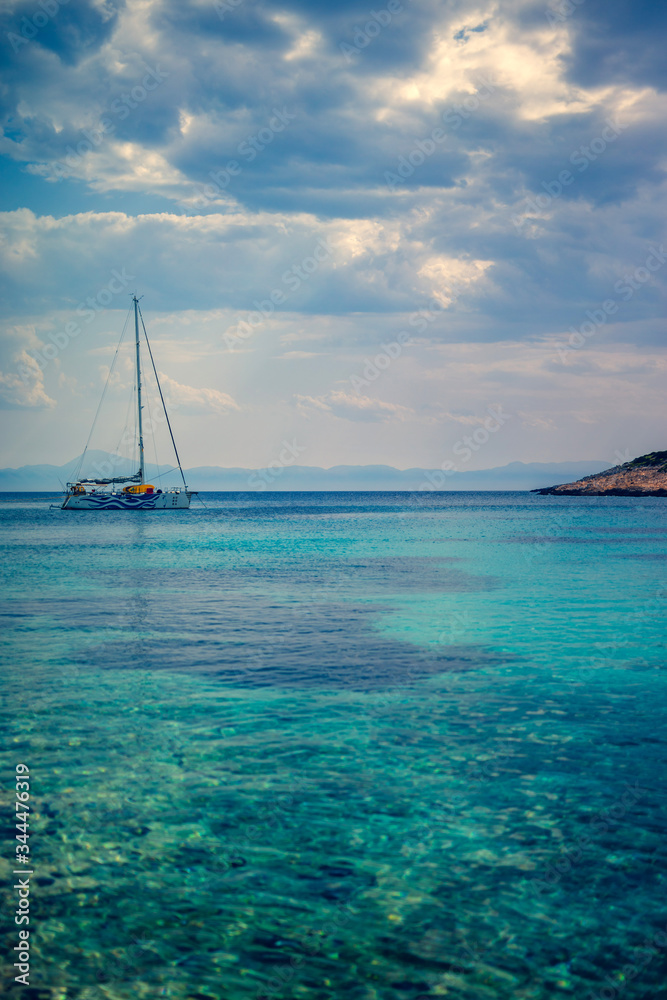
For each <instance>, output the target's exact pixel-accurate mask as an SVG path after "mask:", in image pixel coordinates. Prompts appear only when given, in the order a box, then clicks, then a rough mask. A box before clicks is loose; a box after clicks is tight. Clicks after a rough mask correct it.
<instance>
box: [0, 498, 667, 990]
mask: <svg viewBox="0 0 667 1000" xmlns="http://www.w3.org/2000/svg"><path fill="white" fill-rule="evenodd" d="M54 502H55V503H57V500H55V499H53V498H49V497H47V496H43V495H38V494H3V495H2V497H1V498H0V540H1V544H2V549H3V554H4V559H3V570H2V572H3V577H4V581H3V583H4V585H3V597H2V613H3V625H4V628H3V645H4V657H3V661H4V666H3V674H2V676H3V708H2V726H1V731H2V760H3V785H4V788H5V791H6V792H8V795H6V796H5V802H6V803H8V811H5V812H4V816H5V820H4V822H3V824H2V826H3V838H4V839H3V849H2V866H3V875H4V878H3V885H4V890H3V896H4V900H3V915H2V920H3V924H2V928H3V932H2V939H3V941H4V943H5V945H6V947H5V948H4V949H3V959H2V961H3V975H4V984H5V990H6V991H7V995H9V996H11V997H16V998H17V1000H130V998H132V1000H136V998H147V1000H149V998H150V1000H154V998H162V997H169V998H172V1000H222V998H224V1000H426V998H439V997H446V998H448V1000H515V998H519V1000H558V998H565V997H573V998H576V1000H591V998H594V1000H616V998H620V1000H638V998H650V1000H662V998H667V841H666V839H665V831H666V825H667V823H666V820H667V785H666V774H667V770H666V765H667V726H666V723H667V671H666V669H665V631H666V630H665V608H666V605H667V563H666V561H665V560H666V559H667V504H666V502H665V500H664V499H663V498H651V497H647V498H634V497H633V498H624V497H558V496H538V495H533V494H529V493H447V492H433V493H269V492H266V493H263V494H262V493H252V494H251V493H211V494H207V493H204V494H201V496H200V497H199V498H198V499H196V500H194V501H193V505H192V508H191V509H190V510H189V511H156V512H145V511H144V512H133V513H128V512H124V511H105V512H97V513H93V512H85V511H63V510H60V509H58V508H57V507H52V506H51V504H52V503H54ZM19 766H20V767H19ZM17 768H19V771H20V775H19V776H20V777H24V776H26V775H27V776H28V784H29V814H28V816H29V831H28V832H29V837H28V840H27V842H26V844H25V846H28V848H29V851H28V852H22V854H23V856H24V857H26V858H27V859H28V861H27V862H17V861H16V857H15V855H16V853H17V852H18V847H17V844H18V843H19V842H20V843H21V846H24V843H23V841H22V840H20V841H17V840H16V839H15V838H16V831H15V823H16V822H17V820H16V817H15V815H14V812H15V808H19V810H22V809H23V803H21V805H20V806H19V807H15V793H14V781H15V777H16V771H17ZM22 815H25V811H24V812H23V813H22ZM17 870H18V872H19V874H18V875H16V874H14V872H15V871H17ZM27 872H30V873H31V874H30V875H29V876H28V875H27V874H25V873H27ZM21 879H23V880H24V881H25V880H26V879H27V880H28V881H29V897H28V898H29V922H26V923H24V924H23V925H22V926H21V925H20V924H17V919H18V918H17V917H15V913H18V914H20V913H22V912H24V910H25V905H26V904H25V903H20V901H19V900H20V894H19V889H17V888H16V886H17V884H18V881H20V880H21ZM21 898H26V896H25V893H24V894H22V896H21ZM21 929H24V930H27V931H28V932H29V938H25V937H21V938H19V930H21ZM26 940H28V943H29V963H28V964H29V967H30V971H29V978H28V980H23V981H21V982H16V978H17V976H18V975H19V974H20V971H21V970H20V969H19V968H18V966H20V964H21V963H20V962H19V963H18V965H15V962H16V956H17V955H19V956H20V955H21V954H23V955H24V957H26V945H25V941H26ZM21 948H22V949H23V952H21V951H20V949H21ZM14 949H18V950H14ZM17 969H18V971H17Z"/></svg>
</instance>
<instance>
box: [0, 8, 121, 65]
mask: <svg viewBox="0 0 667 1000" xmlns="http://www.w3.org/2000/svg"><path fill="white" fill-rule="evenodd" d="M124 7H125V0H107V3H106V4H105V5H104V8H102V7H100V6H99V5H96V4H93V3H90V2H89V0H78V2H77V3H76V4H71V5H67V6H60V5H59V4H58V3H57V2H56V0H52V2H51V3H47V4H46V6H45V7H41V6H40V5H38V4H36V3H34V2H33V0H28V2H24V3H20V4H17V5H16V6H15V7H14V9H13V10H11V11H3V12H2V13H0V35H1V36H2V38H3V50H4V55H5V57H7V58H9V59H11V56H9V53H10V52H11V53H13V55H14V59H18V60H19V61H20V60H22V59H24V58H25V57H26V56H27V57H28V60H29V62H32V58H31V57H32V55H33V51H32V50H33V48H42V49H47V50H48V51H49V52H52V53H53V54H54V55H56V56H57V57H58V58H59V59H60V61H61V62H62V63H64V64H65V65H67V66H77V65H78V64H80V63H81V62H82V61H83V60H84V59H86V58H89V57H90V56H91V55H92V54H94V53H95V52H97V51H98V50H99V49H100V48H101V46H102V45H103V44H104V43H105V42H106V41H108V40H109V38H111V36H112V35H113V32H114V30H115V28H116V24H117V20H118V14H119V12H120V11H122V10H123V9H124ZM45 20H46V23H44V21H45ZM12 61H13V60H12Z"/></svg>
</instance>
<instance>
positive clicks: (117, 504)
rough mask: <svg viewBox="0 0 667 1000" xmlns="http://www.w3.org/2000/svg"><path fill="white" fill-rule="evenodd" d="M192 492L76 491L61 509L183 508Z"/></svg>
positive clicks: (68, 497) (188, 502)
mask: <svg viewBox="0 0 667 1000" xmlns="http://www.w3.org/2000/svg"><path fill="white" fill-rule="evenodd" d="M191 496H192V494H191V493H190V492H186V491H185V490H181V491H180V492H176V491H174V492H173V493H172V492H169V493H148V494H147V493H134V494H132V493H129V494H128V493H85V494H84V493H78V494H69V496H67V497H66V498H65V502H64V503H63V505H62V508H61V509H62V510H183V509H184V508H187V507H189V506H190V497H191Z"/></svg>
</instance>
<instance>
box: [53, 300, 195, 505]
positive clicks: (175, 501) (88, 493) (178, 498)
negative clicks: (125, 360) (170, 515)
mask: <svg viewBox="0 0 667 1000" xmlns="http://www.w3.org/2000/svg"><path fill="white" fill-rule="evenodd" d="M132 302H133V303H134V336H135V357H136V362H135V364H136V385H135V389H136V404H137V408H136V417H137V438H138V441H137V443H138V450H139V455H138V458H139V470H138V472H136V473H135V474H134V475H130V476H116V477H115V478H110V479H99V478H98V479H77V480H76V481H75V482H73V483H67V492H66V494H65V498H64V500H63V503H62V505H61V510H183V508H187V507H189V506H190V499H191V498H192V496H194V495H195V493H196V491H195V490H191V489H189V488H188V486H187V484H186V482H185V476H184V474H183V469H182V467H181V460H180V458H179V455H178V450H177V448H176V442H175V440H174V434H173V431H172V429H171V423H170V422H169V414H168V413H167V407H166V404H165V401H164V396H163V395H162V388H161V387H160V380H159V378H158V374H157V369H156V367H155V362H154V361H153V352H152V351H151V345H150V343H149V340H148V334H147V333H146V327H145V325H144V320H143V316H141V310H140V309H139V299H138V298H137V296H136V295H133V296H132ZM140 316H141V326H142V329H143V333H144V339H145V341H146V346H147V348H148V354H149V356H150V359H151V364H152V367H153V373H154V375H155V380H156V382H157V387H158V392H159V394H160V401H161V403H162V409H163V411H164V415H165V418H166V422H167V427H168V428H169V434H170V436H171V443H172V445H173V447H174V454H175V456H176V461H177V463H178V469H179V472H180V474H181V479H182V480H183V486H182V487H180V486H179V487H175V488H170V489H158V488H156V487H155V486H153V485H152V484H151V483H147V482H146V479H145V471H146V466H145V460H144V434H143V421H142V403H141V388H142V384H141V347H140V341H139V317H140ZM128 319H129V316H128ZM126 325H127V321H126ZM121 341H122V337H121ZM119 347H120V345H119ZM116 353H118V352H116ZM110 376H111V372H109V377H110ZM107 384H108V380H107ZM105 391H106V390H105ZM98 413H99V410H98ZM96 419H97V418H96ZM93 427H94V424H93ZM91 434H92V431H91ZM88 440H89V441H90V438H89V439H88ZM87 448H88V445H86V450H87ZM86 450H84V453H83V455H82V456H81V460H80V462H79V468H81V467H82V465H83V462H84V459H85V455H86ZM123 483H124V484H126V485H124V486H122V484H123ZM127 484H129V485H127Z"/></svg>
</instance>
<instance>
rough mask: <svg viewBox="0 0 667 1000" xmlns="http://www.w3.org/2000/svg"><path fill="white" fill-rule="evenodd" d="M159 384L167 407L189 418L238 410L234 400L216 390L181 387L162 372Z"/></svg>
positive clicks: (188, 386)
mask: <svg viewBox="0 0 667 1000" xmlns="http://www.w3.org/2000/svg"><path fill="white" fill-rule="evenodd" d="M160 384H161V386H162V391H163V393H164V396H165V400H166V402H167V406H168V407H170V408H172V409H178V410H179V412H180V413H184V414H187V415H190V416H202V415H205V414H216V415H224V414H227V413H229V412H230V411H232V410H239V409H240V407H239V404H238V403H237V402H236V400H235V399H233V398H232V397H231V396H230V395H228V393H226V392H220V391H219V390H218V389H206V388H203V389H196V388H194V386H191V385H181V383H180V382H177V381H176V380H175V379H173V378H169V376H168V375H164V374H163V373H162V372H160Z"/></svg>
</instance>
